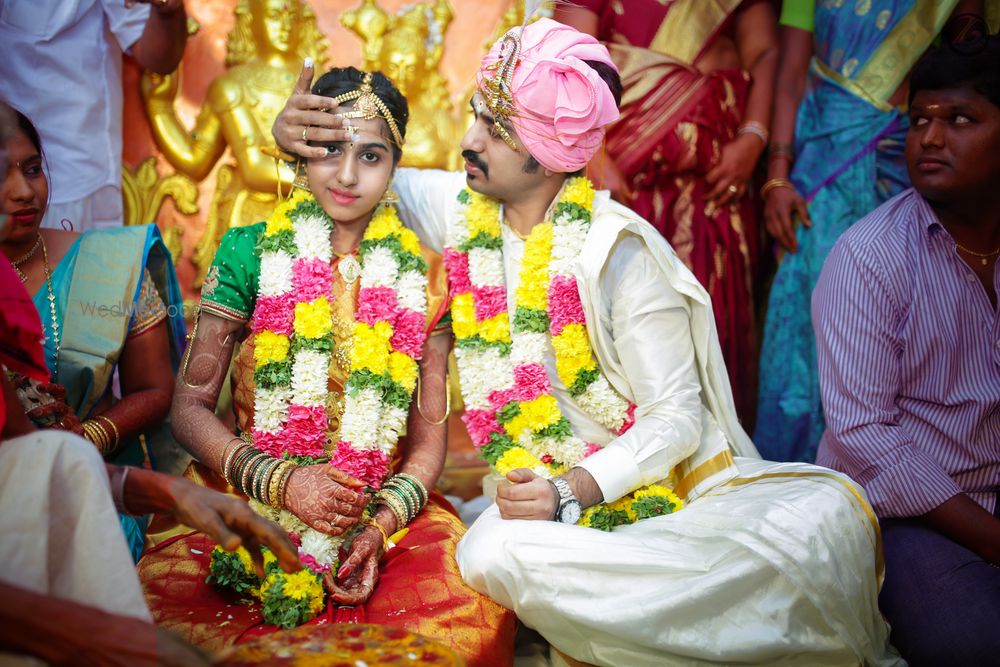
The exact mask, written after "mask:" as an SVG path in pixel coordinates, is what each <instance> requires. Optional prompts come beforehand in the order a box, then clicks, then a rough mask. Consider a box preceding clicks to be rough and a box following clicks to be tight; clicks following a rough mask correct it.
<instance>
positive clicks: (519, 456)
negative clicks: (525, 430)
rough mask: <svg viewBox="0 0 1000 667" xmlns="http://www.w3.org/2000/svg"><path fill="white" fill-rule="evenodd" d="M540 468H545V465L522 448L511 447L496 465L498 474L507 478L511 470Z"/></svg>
mask: <svg viewBox="0 0 1000 667" xmlns="http://www.w3.org/2000/svg"><path fill="white" fill-rule="evenodd" d="M538 467H543V468H544V467H545V464H544V463H542V462H541V461H539V460H538V459H537V458H536V457H535V456H533V455H532V454H531V453H529V452H528V450H526V449H524V448H522V447H511V448H510V449H508V450H507V451H506V452H504V453H503V455H501V456H500V458H499V459H497V464H496V469H497V472H498V473H500V474H501V475H503V476H505V477H506V476H507V473H509V472H510V471H511V470H517V469H518V468H529V469H535V468H538Z"/></svg>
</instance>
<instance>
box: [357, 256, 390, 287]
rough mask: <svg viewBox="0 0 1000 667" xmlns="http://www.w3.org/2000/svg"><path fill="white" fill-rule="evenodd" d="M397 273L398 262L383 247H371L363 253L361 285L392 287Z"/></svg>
mask: <svg viewBox="0 0 1000 667" xmlns="http://www.w3.org/2000/svg"><path fill="white" fill-rule="evenodd" d="M398 274H399V262H397V261H396V257H395V255H393V254H392V251H391V250H389V249H388V248H385V247H378V248H373V249H372V250H371V251H370V252H369V253H368V254H367V255H365V265H364V270H363V271H362V272H361V287H394V286H395V284H396V278H397V275H398Z"/></svg>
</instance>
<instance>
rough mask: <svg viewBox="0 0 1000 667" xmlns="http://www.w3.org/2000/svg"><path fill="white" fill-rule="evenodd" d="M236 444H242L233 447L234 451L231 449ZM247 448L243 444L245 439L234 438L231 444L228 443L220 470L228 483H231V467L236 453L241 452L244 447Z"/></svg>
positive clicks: (223, 452) (223, 451) (230, 441)
mask: <svg viewBox="0 0 1000 667" xmlns="http://www.w3.org/2000/svg"><path fill="white" fill-rule="evenodd" d="M234 442H238V443H240V444H238V445H236V447H233V448H232V449H230V446H231V445H232V444H233V443H234ZM245 446H246V445H244V444H243V439H242V438H239V437H234V438H231V439H230V440H229V442H227V443H226V447H225V449H223V450H222V467H221V468H220V469H219V472H221V473H222V477H223V478H224V479H225V480H226V481H227V482H228V481H229V473H230V472H231V470H230V468H229V467H230V466H231V465H232V463H233V457H234V456H236V452H238V451H240V449H241V448H242V447H245Z"/></svg>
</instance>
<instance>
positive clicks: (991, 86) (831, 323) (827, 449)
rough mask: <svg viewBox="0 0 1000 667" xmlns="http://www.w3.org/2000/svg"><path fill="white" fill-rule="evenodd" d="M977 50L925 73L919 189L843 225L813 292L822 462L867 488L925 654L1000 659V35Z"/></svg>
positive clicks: (900, 599)
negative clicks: (822, 421) (821, 412)
mask: <svg viewBox="0 0 1000 667" xmlns="http://www.w3.org/2000/svg"><path fill="white" fill-rule="evenodd" d="M979 46H980V47H983V44H980V45H979ZM975 50H976V51H979V52H978V53H970V52H969V50H968V49H965V50H964V52H960V51H959V50H956V49H955V47H950V46H944V47H941V48H940V49H935V50H932V51H931V52H929V53H928V54H927V55H926V56H925V57H924V58H923V59H922V60H921V61H920V62H919V63H918V64H917V65H916V67H915V68H914V71H913V74H912V78H911V82H910V86H911V90H910V122H911V125H910V130H909V133H908V135H907V139H906V149H905V150H906V158H907V163H908V167H909V171H910V177H911V179H912V182H913V186H914V188H913V189H911V190H907V191H906V192H903V193H902V194H900V195H899V196H897V197H895V198H894V199H892V200H890V201H888V202H886V203H885V204H884V205H883V206H881V207H879V208H878V209H877V210H876V211H874V212H873V213H872V214H870V215H869V216H867V217H866V218H864V219H863V220H861V221H860V222H858V223H856V224H855V225H854V226H853V227H851V229H850V230H848V231H847V232H846V233H845V234H844V235H843V236H842V237H841V238H840V240H839V241H838V242H837V245H836V246H835V247H834V249H833V251H832V252H831V253H830V255H829V258H828V259H827V261H826V264H825V266H824V268H823V272H822V275H821V277H820V280H819V283H818V284H817V286H816V290H815V292H814V293H813V301H812V310H813V322H814V326H815V329H816V338H817V342H818V355H819V370H820V379H821V383H820V384H821V392H822V399H823V408H824V412H825V414H826V421H827V430H826V433H825V435H824V436H823V440H822V443H821V445H820V450H819V459H818V463H820V464H822V465H826V466H829V467H832V468H835V469H837V470H841V471H843V472H846V473H847V474H849V475H851V476H852V477H853V478H854V479H855V480H857V481H858V482H860V483H861V484H862V485H863V486H864V487H865V490H866V491H867V492H868V496H869V499H870V500H871V503H872V505H873V506H874V508H875V511H876V513H877V514H878V516H879V518H880V521H881V526H882V537H883V541H884V551H885V564H886V577H885V583H884V586H883V589H882V592H881V595H880V598H879V603H880V607H881V609H882V612H883V613H884V614H885V615H886V617H887V619H888V621H889V623H890V625H891V626H892V628H893V631H892V641H893V642H894V643H895V645H896V646H897V648H899V650H900V652H901V653H902V654H903V656H904V657H905V658H907V660H909V661H910V663H911V664H915V665H919V664H928V665H946V664H947V665H952V664H954V665H978V664H987V663H990V664H996V663H995V661H996V660H997V659H998V656H1000V567H998V566H1000V518H998V517H1000V503H998V489H1000V313H998V309H997V292H998V290H1000V268H998V267H1000V263H998V261H997V257H998V255H1000V41H998V40H997V38H995V37H994V38H992V39H989V40H987V41H986V42H985V47H984V48H978V49H975Z"/></svg>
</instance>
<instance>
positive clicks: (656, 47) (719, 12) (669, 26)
mask: <svg viewBox="0 0 1000 667" xmlns="http://www.w3.org/2000/svg"><path fill="white" fill-rule="evenodd" d="M741 1H742V0H677V2H675V3H674V4H673V5H672V6H671V7H670V10H669V11H668V13H667V16H666V18H664V19H663V22H662V23H661V24H660V28H659V30H657V31H656V35H655V36H654V37H653V41H652V42H650V44H649V48H650V49H651V50H653V51H656V52H658V53H662V54H664V55H668V56H671V57H673V58H677V59H678V60H681V61H683V62H686V63H693V62H694V61H695V59H697V57H698V56H699V55H700V54H701V52H702V50H703V49H704V48H705V43H706V42H707V41H708V40H709V38H711V37H712V35H713V34H715V32H716V31H717V30H718V29H719V27H720V26H721V25H722V24H723V23H724V22H725V20H726V18H727V17H728V16H729V15H730V14H731V13H733V12H734V11H736V8H737V7H739V6H740V2H741Z"/></svg>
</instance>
